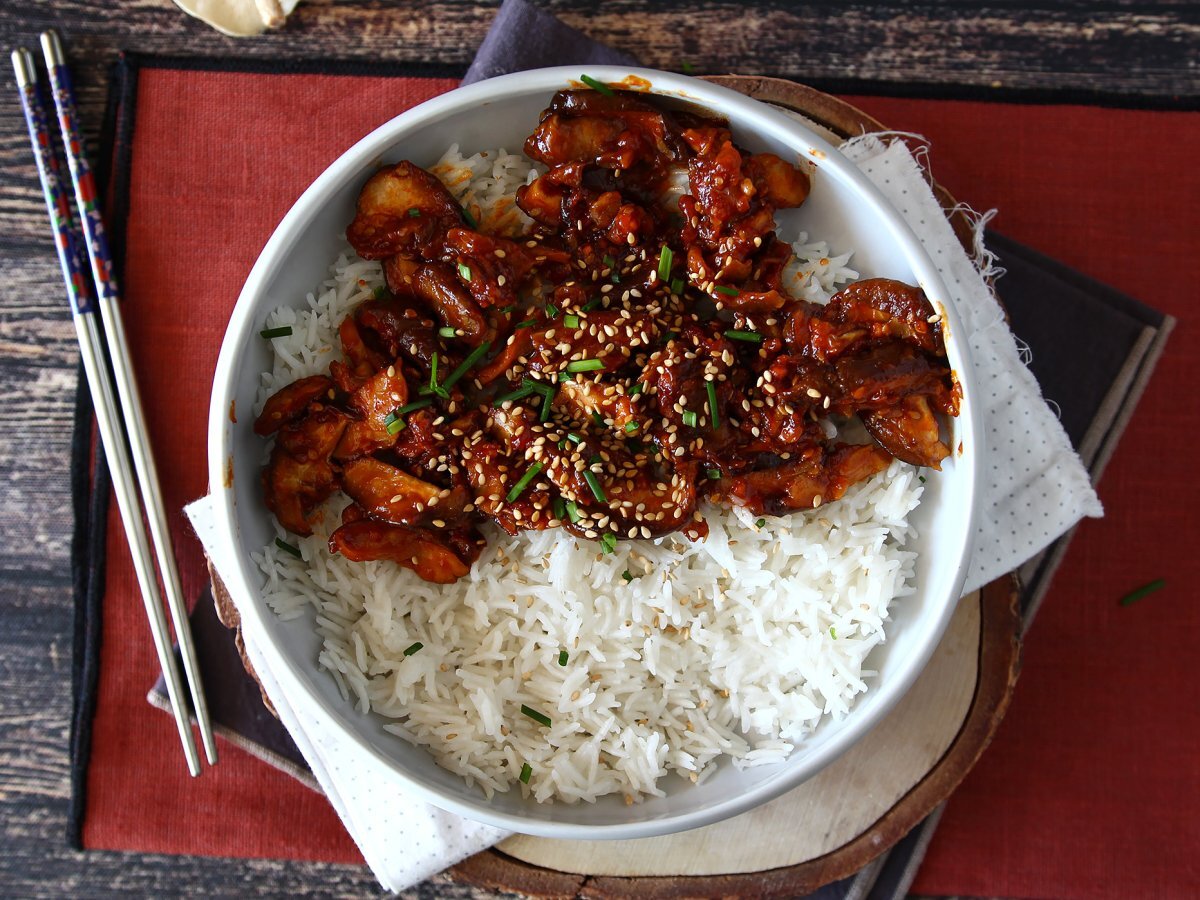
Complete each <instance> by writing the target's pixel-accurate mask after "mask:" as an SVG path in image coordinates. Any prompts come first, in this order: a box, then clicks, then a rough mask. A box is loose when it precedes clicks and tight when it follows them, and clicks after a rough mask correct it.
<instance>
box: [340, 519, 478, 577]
mask: <svg viewBox="0 0 1200 900" xmlns="http://www.w3.org/2000/svg"><path fill="white" fill-rule="evenodd" d="M329 549H330V551H331V552H333V553H340V554H341V555H342V556H344V557H346V559H349V560H351V561H353V562H367V561H368V560H384V559H387V560H391V561H392V562H394V563H398V564H399V565H401V566H404V567H405V568H406V569H412V570H413V571H414V572H416V573H417V574H418V575H420V576H421V577H422V578H423V579H425V580H426V581H431V582H433V583H434V584H453V583H454V582H455V581H457V580H458V579H460V578H462V577H463V576H464V575H466V574H467V573H468V572H469V571H470V569H469V568H468V567H467V565H466V563H464V562H463V561H462V560H461V559H459V558H458V555H457V554H456V553H455V552H454V551H453V550H451V549H450V548H449V547H448V546H446V545H445V544H444V543H442V541H441V540H439V539H438V538H437V537H436V536H435V535H434V534H432V533H431V532H428V531H425V530H423V529H419V528H408V527H406V526H404V525H388V524H386V523H384V522H375V521H371V520H370V519H363V520H360V521H357V522H351V523H349V524H347V525H343V526H342V527H341V528H339V529H338V530H337V531H335V532H334V533H333V534H332V535H330V537H329Z"/></svg>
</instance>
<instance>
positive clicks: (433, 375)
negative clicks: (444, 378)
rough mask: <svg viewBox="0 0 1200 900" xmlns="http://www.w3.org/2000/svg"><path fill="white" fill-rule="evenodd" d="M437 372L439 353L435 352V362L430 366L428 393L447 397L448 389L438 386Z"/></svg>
mask: <svg viewBox="0 0 1200 900" xmlns="http://www.w3.org/2000/svg"><path fill="white" fill-rule="evenodd" d="M437 370H438V355H437V351H436V350H435V351H433V360H432V361H431V362H430V366H429V391H428V392H427V393H433V394H442V395H445V393H446V389H445V388H443V387H442V386H441V385H439V384H438V379H437Z"/></svg>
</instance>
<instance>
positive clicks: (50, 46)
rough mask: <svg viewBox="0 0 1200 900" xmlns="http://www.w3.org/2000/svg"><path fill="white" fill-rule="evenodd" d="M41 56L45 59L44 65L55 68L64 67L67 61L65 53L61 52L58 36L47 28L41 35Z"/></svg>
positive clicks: (61, 46)
mask: <svg viewBox="0 0 1200 900" xmlns="http://www.w3.org/2000/svg"><path fill="white" fill-rule="evenodd" d="M41 43H42V55H43V56H44V57H45V58H46V65H47V66H51V67H55V68H57V67H58V66H61V65H64V64H65V63H66V61H67V56H66V53H64V52H63V44H62V38H60V37H59V36H58V32H57V31H55V30H54V29H53V28H47V29H46V30H45V31H43V32H42V34H41Z"/></svg>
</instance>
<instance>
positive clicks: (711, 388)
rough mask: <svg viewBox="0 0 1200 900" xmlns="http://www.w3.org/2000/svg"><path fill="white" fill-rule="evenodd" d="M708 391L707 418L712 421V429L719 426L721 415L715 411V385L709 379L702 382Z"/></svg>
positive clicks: (714, 429)
mask: <svg viewBox="0 0 1200 900" xmlns="http://www.w3.org/2000/svg"><path fill="white" fill-rule="evenodd" d="M704 387H705V389H706V390H707V391H708V418H709V419H710V420H711V421H712V428H713V431H716V430H717V429H718V428H720V427H721V416H720V414H719V413H718V412H717V386H716V384H714V383H713V382H711V381H706V382H704Z"/></svg>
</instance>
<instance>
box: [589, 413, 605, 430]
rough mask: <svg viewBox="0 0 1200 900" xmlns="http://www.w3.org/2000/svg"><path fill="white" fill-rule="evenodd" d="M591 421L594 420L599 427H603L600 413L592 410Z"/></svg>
mask: <svg viewBox="0 0 1200 900" xmlns="http://www.w3.org/2000/svg"><path fill="white" fill-rule="evenodd" d="M592 421H593V422H595V423H596V425H597V426H599V427H600V428H603V427H604V416H602V415H600V413H598V412H595V411H593V412H592Z"/></svg>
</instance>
